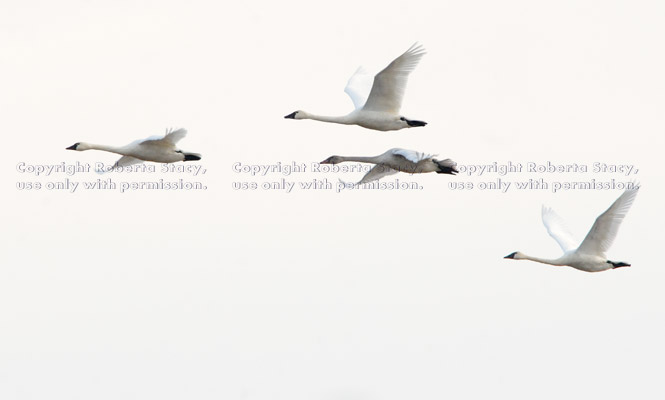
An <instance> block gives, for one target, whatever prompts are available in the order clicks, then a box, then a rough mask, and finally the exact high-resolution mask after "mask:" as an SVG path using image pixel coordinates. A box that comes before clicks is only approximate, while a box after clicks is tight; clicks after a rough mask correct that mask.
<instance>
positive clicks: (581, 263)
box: [504, 186, 639, 272]
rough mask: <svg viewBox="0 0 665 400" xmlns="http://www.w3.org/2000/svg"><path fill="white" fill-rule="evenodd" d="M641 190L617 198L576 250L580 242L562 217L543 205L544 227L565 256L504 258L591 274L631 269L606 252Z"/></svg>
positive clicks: (634, 190) (515, 254)
mask: <svg viewBox="0 0 665 400" xmlns="http://www.w3.org/2000/svg"><path fill="white" fill-rule="evenodd" d="M638 190H639V186H635V187H633V188H630V189H626V191H624V192H623V194H622V195H621V196H619V198H618V199H616V201H615V202H614V203H613V204H612V205H611V206H610V208H608V209H607V211H605V212H604V213H602V214H601V215H600V216H599V217H598V218H596V222H595V223H594V224H593V226H592V227H591V230H590V231H589V233H587V235H586V237H585V238H584V240H583V241H582V243H580V245H579V246H578V247H575V244H576V241H575V240H574V239H573V237H572V235H571V234H570V232H569V231H568V230H567V229H566V228H565V227H564V225H563V221H562V219H561V217H559V216H558V215H557V214H556V213H555V212H554V210H552V209H551V208H547V207H544V206H543V210H542V217H543V224H545V228H546V229H547V233H549V234H550V236H552V238H554V240H556V242H557V243H559V246H561V249H562V250H563V251H564V254H563V255H562V256H561V257H559V258H557V259H545V258H540V257H532V256H528V255H526V254H524V253H520V252H519V251H516V252H514V253H511V254H509V255H507V256H506V257H504V258H510V259H513V260H531V261H536V262H540V263H543V264H550V265H561V266H569V267H573V268H576V269H579V270H582V271H587V272H598V271H605V270H608V269H612V268H619V267H629V266H630V264H627V263H625V262H615V261H610V260H608V259H607V257H606V256H605V253H606V252H607V251H608V250H609V248H610V246H612V242H613V241H614V238H615V237H616V235H617V232H618V231H619V225H621V221H623V219H624V217H625V216H626V213H628V210H629V209H630V206H631V205H632V204H633V201H634V200H635V196H636V195H637V191H638Z"/></svg>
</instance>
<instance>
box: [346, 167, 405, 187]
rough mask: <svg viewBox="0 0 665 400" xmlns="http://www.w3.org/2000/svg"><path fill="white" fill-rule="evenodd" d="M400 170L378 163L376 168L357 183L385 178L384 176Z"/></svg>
mask: <svg viewBox="0 0 665 400" xmlns="http://www.w3.org/2000/svg"><path fill="white" fill-rule="evenodd" d="M398 172H399V171H397V170H395V169H392V168H390V167H388V166H385V165H382V164H377V165H375V166H374V168H372V169H370V170H369V172H367V173H366V174H365V176H363V178H362V179H361V180H360V182H358V183H357V184H356V185H362V184H363V183H369V182H372V181H376V180H379V179H381V178H383V177H384V176H388V175H392V174H396V173H398Z"/></svg>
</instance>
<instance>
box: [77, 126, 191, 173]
mask: <svg viewBox="0 0 665 400" xmlns="http://www.w3.org/2000/svg"><path fill="white" fill-rule="evenodd" d="M185 135H187V130H186V129H182V128H181V129H178V130H175V131H174V130H169V129H167V130H166V135H164V137H161V136H151V137H149V138H146V139H142V140H136V141H134V142H132V143H130V144H128V145H126V146H121V147H115V146H107V145H103V144H92V143H85V142H78V143H75V144H73V145H71V146H69V147H67V150H76V151H85V150H102V151H108V152H111V153H116V154H121V155H122V157H120V159H119V160H118V161H117V162H116V163H115V164H114V165H113V168H116V167H126V166H129V165H133V164H138V163H142V162H143V161H154V162H160V163H173V162H178V161H196V160H200V159H201V155H200V154H198V153H189V152H184V151H182V150H178V149H177V148H176V147H175V145H176V143H178V141H179V140H180V139H182V138H184V137H185Z"/></svg>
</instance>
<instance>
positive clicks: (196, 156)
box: [183, 154, 201, 161]
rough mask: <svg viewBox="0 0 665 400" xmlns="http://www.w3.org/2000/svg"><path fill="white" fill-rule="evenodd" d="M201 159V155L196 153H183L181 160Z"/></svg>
mask: <svg viewBox="0 0 665 400" xmlns="http://www.w3.org/2000/svg"><path fill="white" fill-rule="evenodd" d="M200 159H201V156H200V155H198V154H185V159H184V160H183V161H198V160H200Z"/></svg>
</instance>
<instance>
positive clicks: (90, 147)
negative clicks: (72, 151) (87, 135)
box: [86, 143, 123, 154]
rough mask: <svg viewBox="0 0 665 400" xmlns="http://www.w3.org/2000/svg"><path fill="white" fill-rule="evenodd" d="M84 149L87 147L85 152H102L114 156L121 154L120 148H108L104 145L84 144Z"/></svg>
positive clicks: (121, 149)
mask: <svg viewBox="0 0 665 400" xmlns="http://www.w3.org/2000/svg"><path fill="white" fill-rule="evenodd" d="M86 147H87V148H86V150H102V151H108V152H111V153H116V154H123V152H122V151H123V148H122V147H116V146H109V145H106V144H95V143H86Z"/></svg>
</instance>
